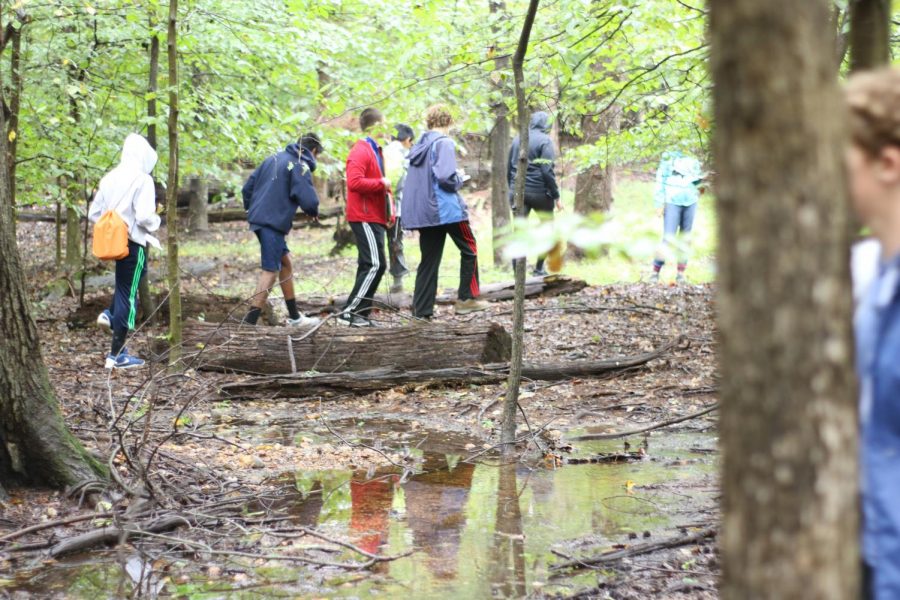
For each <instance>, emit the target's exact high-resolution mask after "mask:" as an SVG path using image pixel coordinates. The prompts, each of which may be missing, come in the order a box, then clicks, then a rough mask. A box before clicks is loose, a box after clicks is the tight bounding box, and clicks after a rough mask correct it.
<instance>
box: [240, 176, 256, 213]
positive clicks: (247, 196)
mask: <svg viewBox="0 0 900 600" xmlns="http://www.w3.org/2000/svg"><path fill="white" fill-rule="evenodd" d="M257 177H259V167H257V168H256V170H254V171H253V173H252V174H251V175H250V177H249V178H248V179H247V182H246V183H245V184H244V187H242V188H241V196H242V197H243V198H244V210H250V201H251V200H253V188H254V187H256V178H257Z"/></svg>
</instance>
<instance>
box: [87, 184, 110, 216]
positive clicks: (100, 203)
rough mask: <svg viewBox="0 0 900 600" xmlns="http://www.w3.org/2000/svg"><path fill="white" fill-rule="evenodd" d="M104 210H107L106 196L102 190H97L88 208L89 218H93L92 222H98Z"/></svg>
mask: <svg viewBox="0 0 900 600" xmlns="http://www.w3.org/2000/svg"><path fill="white" fill-rule="evenodd" d="M104 212H106V198H104V197H103V192H102V191H100V190H97V193H96V194H94V199H93V200H91V205H90V208H88V219H90V220H91V223H96V222H97V221H99V220H100V217H101V216H103V213H104Z"/></svg>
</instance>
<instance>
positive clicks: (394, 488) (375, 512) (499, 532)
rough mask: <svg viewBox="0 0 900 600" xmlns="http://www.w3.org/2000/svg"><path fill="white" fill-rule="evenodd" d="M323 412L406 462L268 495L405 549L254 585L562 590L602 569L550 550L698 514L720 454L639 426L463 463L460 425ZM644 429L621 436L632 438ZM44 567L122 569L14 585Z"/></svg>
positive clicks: (322, 522)
mask: <svg viewBox="0 0 900 600" xmlns="http://www.w3.org/2000/svg"><path fill="white" fill-rule="evenodd" d="M329 426H330V427H331V428H332V429H333V430H334V431H335V432H338V433H339V434H340V435H341V436H342V437H344V438H345V439H347V440H348V441H352V442H354V443H359V442H362V443H366V444H372V445H376V444H378V443H379V442H378V441H377V440H382V442H380V443H382V444H383V445H384V446H385V450H387V449H388V448H389V449H390V450H391V452H393V453H399V454H401V455H402V456H403V457H404V460H403V465H404V467H407V466H411V467H412V468H411V469H410V468H401V467H390V468H382V469H378V470H375V471H373V472H366V471H325V472H323V471H316V472H302V471H301V472H296V473H291V474H287V475H286V480H285V482H286V483H289V485H290V486H291V487H292V488H293V489H295V490H296V494H295V495H292V496H290V497H289V498H287V499H285V500H283V501H282V502H281V503H280V504H279V506H278V507H277V508H278V509H279V510H280V511H281V512H282V513H283V514H287V515H290V516H291V517H292V522H293V523H294V524H296V525H303V526H310V527H316V528H318V530H319V531H321V532H323V533H325V534H326V535H329V536H333V537H338V538H342V539H347V540H349V541H351V542H352V543H354V544H356V545H357V546H358V547H360V548H362V549H363V550H366V551H368V552H371V553H378V554H385V555H388V554H389V555H397V554H402V553H404V552H407V551H412V554H411V555H410V556H408V557H405V558H402V559H399V560H396V561H393V562H390V563H382V564H380V565H378V566H376V567H375V568H374V569H373V571H371V572H364V573H336V572H333V571H327V570H319V571H318V572H317V576H316V577H312V578H311V577H310V572H309V571H308V570H304V571H299V572H298V571H294V570H292V569H291V568H287V567H281V568H275V569H272V568H268V569H260V570H258V571H256V572H255V573H254V572H252V571H251V572H250V573H251V577H250V581H251V582H253V583H254V584H255V585H254V592H253V595H254V596H256V597H271V596H269V594H271V595H272V596H276V595H277V596H283V595H287V596H288V597H321V596H323V595H325V596H329V597H334V596H340V597H360V598H361V597H374V596H380V597H385V598H429V599H431V598H489V597H521V596H523V595H526V594H528V593H531V592H535V591H539V590H542V591H545V592H551V591H564V590H566V589H571V586H572V585H577V584H584V585H590V584H591V583H594V582H596V577H597V575H596V574H594V573H590V572H588V573H585V574H582V575H579V576H578V577H576V578H575V579H571V578H570V579H566V580H562V581H556V580H552V579H551V577H550V575H551V573H550V570H549V567H550V565H552V564H553V563H554V562H557V561H559V560H560V559H559V558H558V557H557V556H555V555H554V554H553V552H552V550H557V551H560V552H563V553H565V554H569V555H576V556H577V555H579V552H586V551H589V550H588V549H585V548H579V547H577V544H572V543H568V542H569V541H571V540H575V539H579V538H582V539H587V540H588V541H589V542H590V546H591V547H592V548H594V550H595V551H596V549H597V548H600V549H601V550H602V549H608V548H609V547H610V546H611V545H612V544H614V543H622V542H625V543H628V538H629V534H636V535H637V537H639V538H644V537H646V536H649V537H651V538H656V537H657V536H660V537H662V536H664V535H669V534H670V533H671V529H672V528H674V527H676V526H680V525H684V524H688V523H692V522H694V521H695V520H696V518H697V511H698V506H701V505H704V504H711V500H712V494H714V493H716V492H714V490H713V486H712V485H711V482H712V480H713V479H714V475H715V469H716V462H715V461H716V457H715V455H710V454H709V453H702V452H698V450H710V449H713V448H715V443H716V440H715V437H714V436H711V435H707V434H697V433H688V434H663V433H657V434H655V435H653V436H650V437H649V438H648V439H647V444H646V445H647V453H648V456H647V457H646V458H644V459H643V460H640V461H636V462H625V463H615V464H585V465H570V466H564V467H561V468H557V469H546V468H540V467H538V468H531V467H527V466H524V465H521V464H519V465H516V464H507V465H500V464H496V463H495V462H494V463H488V462H478V463H476V464H473V463H467V462H465V461H464V457H465V456H467V455H470V454H471V453H472V450H471V447H472V446H473V445H474V444H476V443H477V444H478V446H477V447H478V448H480V447H481V441H480V440H478V439H477V438H474V437H473V436H470V435H467V434H465V433H464V432H460V433H455V432H449V433H448V432H437V431H432V430H427V429H425V428H423V427H421V426H418V425H414V424H411V423H410V422H406V421H387V420H379V421H375V422H373V421H367V422H362V421H358V420H356V419H344V420H341V421H335V422H332V423H330V425H329ZM642 441H643V438H634V439H632V440H630V443H631V445H632V447H634V448H636V447H638V446H639V445H640V444H641V443H642ZM401 448H402V450H400V449H401ZM467 448H468V449H467ZM622 449H623V442H622V441H615V442H581V443H579V444H577V452H578V453H577V454H576V455H575V456H589V455H590V454H592V453H597V452H620V451H622ZM398 451H399V452H398ZM493 460H496V459H493ZM116 569H118V573H116ZM88 575H90V577H88ZM41 578H43V583H44V584H45V585H52V587H51V588H50V589H53V590H54V591H59V592H63V591H64V592H65V594H66V596H67V597H73V598H98V597H112V596H115V594H116V593H117V590H118V589H122V588H121V587H119V586H121V585H123V581H124V583H125V584H129V583H130V581H129V580H130V579H131V578H128V577H127V576H125V577H123V576H122V569H121V567H116V566H114V565H109V564H108V565H106V566H105V567H102V566H98V565H97V564H96V563H94V564H93V566H92V567H91V569H90V572H88V571H87V568H86V567H84V566H81V565H77V564H73V565H72V566H71V567H66V566H63V565H60V566H57V567H55V568H52V569H49V570H48V569H44V570H43V571H41V572H38V573H35V575H34V577H33V578H32V580H31V581H30V582H28V583H27V584H25V585H24V586H22V585H21V582H20V585H19V586H14V587H18V589H27V590H29V591H33V592H34V591H37V590H36V589H35V587H34V586H33V584H34V583H37V582H38V581H39V580H41ZM51 581H52V584H51V583H50V582H51ZM276 581H277V582H278V583H277V584H274V582H276ZM269 582H272V583H269ZM223 584H224V585H223ZM154 587H155V586H154ZM211 588H212V589H215V590H216V591H215V592H213V591H212V589H211ZM9 589H10V588H9V587H7V590H9ZM227 590H228V584H227V583H226V582H218V583H217V584H216V585H215V586H211V585H210V584H209V583H206V582H202V583H201V582H199V581H198V582H197V583H196V584H195V585H194V584H192V585H189V586H184V585H181V586H175V585H174V584H171V583H170V584H168V585H167V586H166V589H165V590H157V589H153V590H152V591H151V594H150V595H153V593H154V592H157V591H161V593H162V595H166V594H167V593H174V594H176V595H179V594H186V595H187V596H189V597H205V598H207V597H217V598H219V597H239V596H240V597H244V595H246V594H247V591H246V590H244V591H242V592H239V591H237V590H235V591H233V592H228V591H227Z"/></svg>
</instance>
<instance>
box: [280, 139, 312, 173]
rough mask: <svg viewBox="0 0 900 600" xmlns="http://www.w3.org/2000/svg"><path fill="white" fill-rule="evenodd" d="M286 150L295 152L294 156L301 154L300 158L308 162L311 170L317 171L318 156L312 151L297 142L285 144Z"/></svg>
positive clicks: (291, 152)
mask: <svg viewBox="0 0 900 600" xmlns="http://www.w3.org/2000/svg"><path fill="white" fill-rule="evenodd" d="M284 151H285V152H287V153H288V154H293V155H294V156H299V157H300V159H301V160H302V161H303V162H305V163H306V166H307V167H309V170H310V171H313V172H315V170H316V157H315V156H313V154H312V152H310V151H309V150H307V149H306V148H303V147H302V146H300V144H298V143H297V142H294V143H293V144H288V145H287V146H285V148H284Z"/></svg>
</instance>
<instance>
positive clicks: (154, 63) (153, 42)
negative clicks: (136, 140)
mask: <svg viewBox="0 0 900 600" xmlns="http://www.w3.org/2000/svg"><path fill="white" fill-rule="evenodd" d="M150 27H151V28H155V27H156V19H155V18H153V19H151V20H150ZM158 90H159V36H157V35H156V34H153V35H152V36H151V37H150V76H149V81H148V82H147V121H148V123H147V141H148V142H149V143H150V147H152V148H153V149H154V150H156V93H157V91H158Z"/></svg>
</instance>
